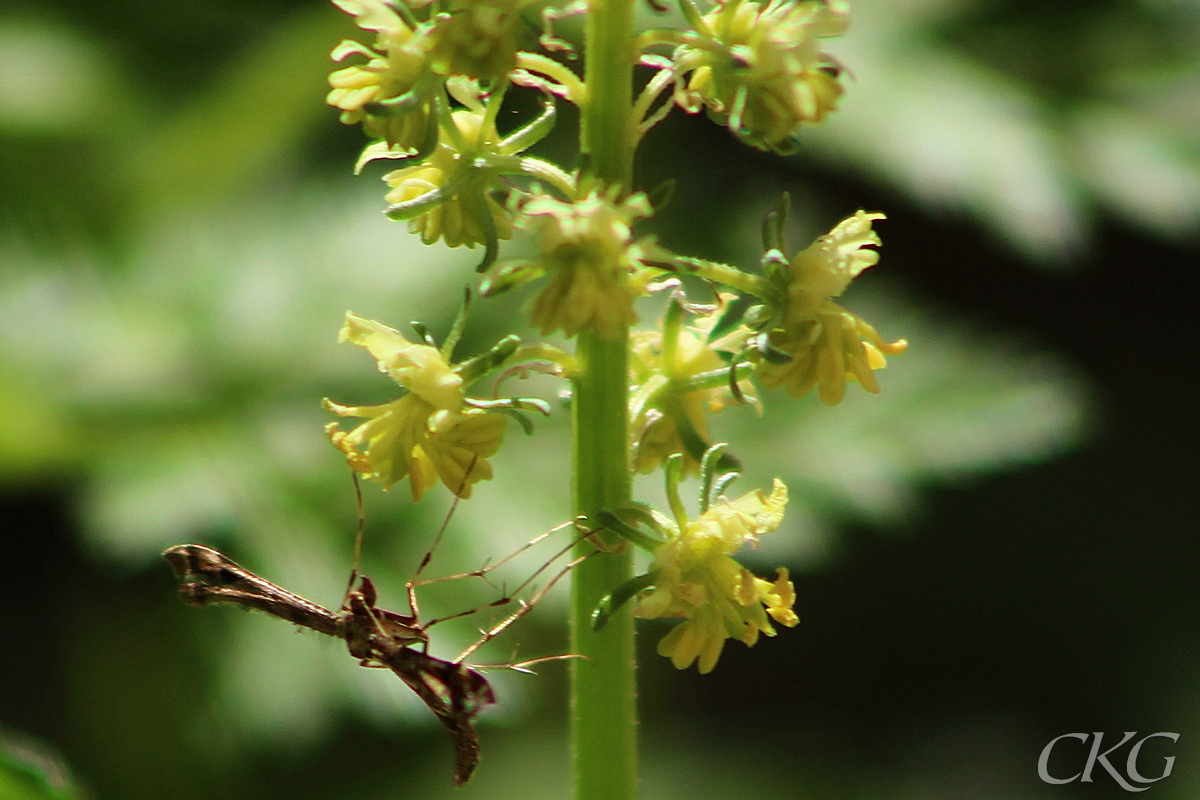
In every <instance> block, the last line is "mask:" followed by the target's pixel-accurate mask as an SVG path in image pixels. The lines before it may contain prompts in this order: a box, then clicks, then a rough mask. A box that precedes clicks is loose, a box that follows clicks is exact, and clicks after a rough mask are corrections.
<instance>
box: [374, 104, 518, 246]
mask: <svg viewBox="0 0 1200 800" xmlns="http://www.w3.org/2000/svg"><path fill="white" fill-rule="evenodd" d="M451 86H452V88H454V89H456V91H455V97H456V98H457V99H459V100H460V101H461V102H463V103H464V105H465V106H466V107H465V108H460V109H457V110H456V111H454V112H453V113H451V115H450V119H451V122H452V123H453V125H454V127H455V131H454V133H455V134H456V135H442V136H441V137H439V141H438V145H437V148H436V149H435V150H434V151H433V153H431V154H430V156H429V157H428V158H427V159H425V160H424V161H423V162H421V163H420V164H416V165H414V166H411V167H403V168H401V169H397V170H393V171H391V172H389V173H387V174H386V175H384V176H383V180H384V181H385V182H386V183H387V185H388V187H390V189H391V191H389V192H388V194H387V201H388V202H389V203H391V204H392V206H393V208H396V207H403V205H404V204H406V203H414V202H420V199H421V198H435V195H436V198H435V199H432V200H431V201H430V202H428V203H422V204H421V205H420V207H419V209H418V210H419V213H418V214H416V216H412V217H411V218H408V217H407V215H405V217H403V218H408V219H409V222H408V229H409V231H410V232H411V233H419V234H421V241H422V242H424V243H425V244H432V243H433V242H436V241H437V240H438V239H441V240H443V241H444V242H445V243H446V245H447V246H448V247H458V246H459V245H466V246H467V247H474V246H475V245H477V244H485V243H486V242H487V241H488V230H489V228H490V229H491V230H492V231H494V234H495V236H494V238H496V239H508V238H511V237H512V222H511V221H510V220H509V215H508V212H507V211H506V210H505V208H504V207H503V206H502V205H500V204H499V203H497V202H496V200H495V199H494V198H493V197H491V195H490V194H489V190H490V189H491V188H493V183H494V182H496V181H498V177H497V176H496V175H495V174H493V173H491V172H489V171H488V170H485V169H478V168H477V167H476V166H475V163H474V162H475V160H476V158H477V157H478V156H480V155H485V154H488V153H496V152H498V150H497V146H498V142H499V141H500V135H499V134H498V133H497V132H496V125H495V122H494V120H492V119H491V118H489V117H488V115H487V111H486V109H485V108H484V107H483V105H482V103H481V102H480V100H479V94H478V86H477V85H475V84H474V83H473V82H472V83H469V84H468V83H465V82H464V83H459V82H454V83H451ZM472 90H474V91H472ZM485 126H486V128H485ZM464 148H465V151H464ZM421 209H424V210H421Z"/></svg>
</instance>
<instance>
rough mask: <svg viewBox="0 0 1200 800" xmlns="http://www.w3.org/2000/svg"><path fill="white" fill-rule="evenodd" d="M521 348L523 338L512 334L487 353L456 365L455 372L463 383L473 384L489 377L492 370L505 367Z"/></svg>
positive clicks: (490, 348)
mask: <svg viewBox="0 0 1200 800" xmlns="http://www.w3.org/2000/svg"><path fill="white" fill-rule="evenodd" d="M520 346H521V337H520V336H517V335H516V334H515V333H510V334H509V335H508V336H505V337H504V338H503V339H501V340H500V341H498V342H496V343H495V344H494V345H492V346H491V347H489V348H488V349H487V350H486V351H484V352H482V353H480V354H479V355H477V356H472V357H471V358H468V359H467V360H465V361H463V362H462V363H461V364H458V365H456V366H455V367H454V371H455V372H457V373H458V374H459V375H461V376H462V379H463V383H467V384H469V383H472V382H473V381H476V380H478V379H479V378H482V377H483V376H484V375H487V374H488V373H489V372H491V371H492V370H494V369H498V368H499V367H501V366H503V365H504V363H505V362H506V361H508V359H509V358H510V357H511V356H512V354H513V353H515V352H516V351H517V348H518V347H520Z"/></svg>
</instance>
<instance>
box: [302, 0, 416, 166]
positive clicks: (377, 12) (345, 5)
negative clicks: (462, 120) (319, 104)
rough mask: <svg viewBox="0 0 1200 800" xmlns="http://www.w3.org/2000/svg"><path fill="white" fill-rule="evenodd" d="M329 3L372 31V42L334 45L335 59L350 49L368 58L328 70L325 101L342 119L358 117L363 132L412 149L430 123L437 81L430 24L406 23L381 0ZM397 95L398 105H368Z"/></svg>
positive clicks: (350, 122)
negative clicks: (385, 107)
mask: <svg viewBox="0 0 1200 800" xmlns="http://www.w3.org/2000/svg"><path fill="white" fill-rule="evenodd" d="M333 4H334V5H336V6H337V7H338V8H340V9H341V10H342V11H345V12H346V13H347V14H350V15H352V16H353V17H354V19H355V22H356V23H357V24H358V27H360V28H362V29H363V30H365V31H372V32H374V33H375V34H376V37H375V44H374V46H372V47H368V46H367V45H364V44H361V43H359V42H356V41H353V40H350V39H346V40H343V41H342V43H341V44H339V45H338V46H337V47H335V48H334V49H333V52H332V53H331V54H330V57H331V58H332V59H333V60H334V61H338V62H341V61H344V60H346V59H347V58H349V57H350V56H355V55H361V56H366V58H367V61H366V63H364V64H360V65H353V66H348V67H344V68H343V69H339V70H337V71H336V72H334V73H333V74H331V75H330V76H329V84H330V86H331V87H332V90H331V91H330V92H329V95H328V96H327V97H326V102H327V103H329V105H331V106H335V107H337V108H339V109H341V111H342V116H341V119H342V122H344V123H346V124H348V125H354V124H356V123H359V122H361V123H362V124H363V130H364V131H365V132H366V133H367V135H368V136H371V137H373V138H379V139H383V140H385V141H386V142H387V143H388V146H389V147H392V148H395V149H398V150H402V151H407V150H415V149H416V148H417V147H418V146H419V145H420V144H421V143H422V142H423V141H425V139H426V137H427V134H428V130H429V126H430V125H431V124H434V122H433V119H432V116H431V115H432V113H433V112H432V108H431V103H432V99H433V91H434V90H435V89H437V88H438V87H437V84H436V83H435V82H431V81H430V77H431V73H430V70H429V64H428V49H429V47H430V44H431V43H430V42H429V41H428V36H429V29H428V28H426V27H421V28H418V29H416V30H414V29H413V28H411V27H409V25H408V24H407V23H406V22H405V21H404V20H403V19H402V18H401V17H400V15H399V14H397V13H396V11H395V10H393V9H392V8H391V7H390V6H389V5H388V4H387V3H385V2H383V0H333ZM401 97H405V100H404V103H403V107H402V108H394V109H390V110H388V111H387V112H386V113H384V112H382V111H378V113H373V112H372V111H371V106H372V104H377V103H382V102H384V101H389V100H392V101H394V100H397V99H398V98H401ZM377 109H378V107H377Z"/></svg>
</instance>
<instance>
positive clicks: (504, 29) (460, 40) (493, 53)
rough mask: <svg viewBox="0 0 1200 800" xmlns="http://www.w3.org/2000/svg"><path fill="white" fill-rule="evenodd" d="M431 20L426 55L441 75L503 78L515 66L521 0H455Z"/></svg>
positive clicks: (490, 78) (489, 78) (484, 78)
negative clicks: (433, 32)
mask: <svg viewBox="0 0 1200 800" xmlns="http://www.w3.org/2000/svg"><path fill="white" fill-rule="evenodd" d="M448 5H449V7H448V8H447V9H446V10H445V11H444V12H443V13H441V14H439V15H438V16H437V18H436V19H435V25H436V35H435V37H434V41H435V43H434V45H433V48H432V50H431V51H430V61H431V63H432V66H433V69H434V70H435V71H437V72H439V73H441V74H443V75H467V76H470V77H472V78H478V79H480V80H489V81H490V80H497V79H499V78H503V77H504V76H505V75H507V74H508V73H509V72H511V71H512V70H513V69H514V68H516V66H517V46H518V44H519V37H520V33H521V13H520V12H521V6H522V5H523V3H522V2H521V0H455V2H452V3H449V4H448Z"/></svg>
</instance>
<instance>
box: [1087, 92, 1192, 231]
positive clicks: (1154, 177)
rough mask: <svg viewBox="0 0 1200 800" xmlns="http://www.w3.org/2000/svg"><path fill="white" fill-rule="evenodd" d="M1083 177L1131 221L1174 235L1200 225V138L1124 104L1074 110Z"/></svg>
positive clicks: (1110, 204) (1143, 226) (1109, 203)
mask: <svg viewBox="0 0 1200 800" xmlns="http://www.w3.org/2000/svg"><path fill="white" fill-rule="evenodd" d="M1075 130H1076V134H1077V137H1078V141H1079V146H1080V153H1079V156H1080V165H1081V168H1082V173H1083V177H1084V179H1085V180H1087V182H1088V184H1089V185H1090V186H1091V188H1092V189H1093V190H1094V191H1095V192H1096V193H1097V194H1098V195H1099V196H1100V197H1101V198H1102V199H1103V200H1104V201H1106V202H1107V204H1108V205H1109V206H1111V207H1112V208H1113V209H1115V210H1116V211H1117V212H1118V213H1120V214H1122V215H1123V216H1125V217H1127V218H1128V219H1129V220H1130V221H1132V222H1133V223H1134V224H1136V225H1138V226H1140V227H1142V228H1146V229H1148V230H1153V231H1156V232H1157V233H1159V234H1161V235H1165V236H1168V237H1172V238H1183V237H1186V236H1188V235H1192V234H1195V233H1196V232H1197V231H1198V230H1200V138H1197V139H1196V140H1194V141H1192V142H1188V141H1186V140H1184V139H1183V138H1182V137H1181V136H1180V135H1179V133H1178V132H1177V131H1175V130H1173V129H1171V128H1170V127H1168V126H1166V125H1163V124H1161V123H1158V122H1156V121H1154V120H1153V119H1150V118H1147V116H1146V115H1144V114H1137V113H1134V112H1133V111H1131V110H1130V109H1127V108H1119V107H1098V106H1092V107H1088V108H1084V109H1080V110H1079V111H1078V112H1077V114H1076V120H1075Z"/></svg>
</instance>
